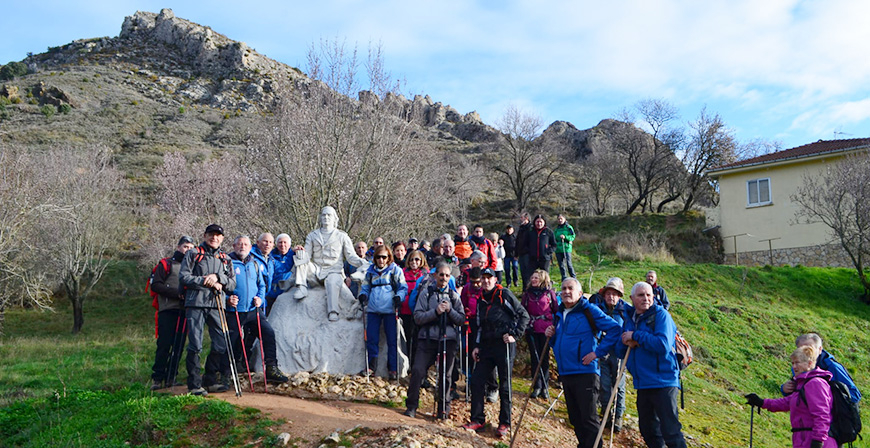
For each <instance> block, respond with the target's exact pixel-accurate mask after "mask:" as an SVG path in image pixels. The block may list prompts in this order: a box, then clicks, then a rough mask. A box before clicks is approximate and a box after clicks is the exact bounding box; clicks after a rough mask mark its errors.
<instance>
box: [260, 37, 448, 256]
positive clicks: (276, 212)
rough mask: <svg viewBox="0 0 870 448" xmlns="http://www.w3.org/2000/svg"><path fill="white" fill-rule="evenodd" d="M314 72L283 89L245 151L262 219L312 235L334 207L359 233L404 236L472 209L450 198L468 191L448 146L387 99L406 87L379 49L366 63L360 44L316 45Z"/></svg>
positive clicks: (344, 223)
mask: <svg viewBox="0 0 870 448" xmlns="http://www.w3.org/2000/svg"><path fill="white" fill-rule="evenodd" d="M363 71H364V74H363ZM308 72H309V76H310V77H311V80H310V82H301V83H298V84H296V85H294V86H290V87H288V88H287V89H286V90H285V91H284V92H283V93H282V99H281V102H280V104H279V105H278V107H277V108H276V110H275V113H274V116H272V117H270V118H269V119H268V120H266V121H265V122H264V125H263V126H262V127H261V128H260V129H257V130H256V132H255V133H254V135H252V138H251V140H250V143H249V144H248V145H247V148H246V150H245V154H244V161H245V163H244V166H245V167H246V168H247V170H248V171H247V172H248V175H249V179H250V181H251V182H252V183H253V186H254V188H255V189H256V191H257V193H258V194H259V197H260V200H261V201H262V206H263V211H262V215H265V216H271V217H273V219H274V220H275V221H276V225H278V226H279V227H281V228H286V229H288V232H290V233H291V234H295V235H297V236H298V238H303V237H304V236H305V235H306V234H307V233H308V232H309V231H310V230H311V229H313V228H315V227H316V226H317V221H316V220H317V216H318V214H319V210H320V208H322V207H323V206H325V205H331V206H333V207H335V209H336V210H337V211H338V214H339V219H340V223H339V226H340V227H341V228H343V229H344V230H346V231H348V232H349V233H350V234H352V235H354V236H357V237H360V238H365V239H369V238H371V237H372V236H374V235H375V233H377V235H380V236H384V237H394V238H404V237H407V235H408V234H409V233H410V232H416V231H422V230H424V229H431V228H432V227H433V226H437V225H439V224H440V222H439V221H438V219H436V218H435V217H436V216H449V215H452V214H454V213H455V212H456V210H457V209H459V208H462V207H464V206H465V203H464V202H463V201H456V200H454V199H453V198H455V196H451V194H452V193H463V192H464V190H462V189H461V188H460V189H458V190H457V186H461V185H463V184H464V179H460V178H457V175H458V174H459V173H462V172H465V171H464V170H457V171H452V172H451V170H450V166H448V165H446V164H447V163H449V161H448V160H446V159H445V158H444V157H442V154H441V153H440V152H439V151H437V150H435V149H434V148H433V147H432V146H431V145H430V144H429V143H428V142H426V141H422V140H420V139H417V138H415V137H414V131H415V129H416V128H415V126H416V125H415V124H413V120H408V119H400V118H399V117H398V116H397V115H398V114H397V113H396V111H394V110H391V107H394V103H393V102H391V101H385V99H386V98H387V96H388V95H395V94H396V93H397V89H398V88H399V85H400V84H399V83H398V82H396V81H394V80H392V78H391V77H390V75H389V73H386V72H385V70H384V60H383V55H382V53H381V51H380V48H379V47H375V48H371V49H370V50H369V54H368V59H367V60H366V61H365V63H364V64H361V63H360V62H359V61H358V57H357V51H356V49H355V48H349V47H348V46H347V45H345V44H343V43H338V42H329V41H321V42H320V43H319V44H318V45H315V46H312V48H311V49H310V51H309V54H308ZM364 81H365V83H367V84H365V83H364ZM363 85H366V86H367V89H368V90H362V91H360V90H359V89H360V88H361V87H362V86H363Z"/></svg>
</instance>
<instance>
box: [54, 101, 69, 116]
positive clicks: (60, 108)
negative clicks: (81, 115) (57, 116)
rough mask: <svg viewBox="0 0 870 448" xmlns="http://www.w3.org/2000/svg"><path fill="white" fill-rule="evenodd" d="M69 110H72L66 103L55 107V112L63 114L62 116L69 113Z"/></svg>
mask: <svg viewBox="0 0 870 448" xmlns="http://www.w3.org/2000/svg"><path fill="white" fill-rule="evenodd" d="M71 110H72V106H70V105H69V104H67V103H63V104H61V105H60V106H58V107H57V111H58V112H60V113H62V114H64V115H66V114H68V113H70V111H71Z"/></svg>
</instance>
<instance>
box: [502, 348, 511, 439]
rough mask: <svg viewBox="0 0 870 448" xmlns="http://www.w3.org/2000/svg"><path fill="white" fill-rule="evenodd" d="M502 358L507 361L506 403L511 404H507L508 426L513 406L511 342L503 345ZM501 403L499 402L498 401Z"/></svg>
mask: <svg viewBox="0 0 870 448" xmlns="http://www.w3.org/2000/svg"><path fill="white" fill-rule="evenodd" d="M504 359H505V361H506V362H507V383H508V396H507V399H508V403H510V404H511V405H510V406H508V426H510V422H511V420H512V417H513V415H514V407H513V399H514V387H513V381H512V379H511V377H512V376H513V366H512V365H511V343H510V342H508V343H507V344H505V345H504ZM499 404H501V403H499Z"/></svg>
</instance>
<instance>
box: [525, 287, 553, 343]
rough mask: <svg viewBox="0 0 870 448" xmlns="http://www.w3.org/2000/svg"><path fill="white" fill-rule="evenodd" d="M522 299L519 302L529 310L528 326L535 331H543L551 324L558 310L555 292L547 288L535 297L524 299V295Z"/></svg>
mask: <svg viewBox="0 0 870 448" xmlns="http://www.w3.org/2000/svg"><path fill="white" fill-rule="evenodd" d="M523 299H524V300H523V302H522V303H521V304H522V306H523V307H524V308H525V309H526V311H528V312H529V328H530V329H531V330H532V331H535V332H537V333H543V332H544V330H546V328H547V327H548V326H550V325H551V324H550V322H552V320H553V316H554V315H555V314H556V311H558V309H557V306H556V303H557V301H556V294H555V293H554V292H553V290H551V289H548V290H546V291H544V293H543V294H541V296H540V297H538V298H537V299H526V297H525V295H524V297H523ZM542 323H546V325H542Z"/></svg>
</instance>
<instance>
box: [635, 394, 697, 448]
mask: <svg viewBox="0 0 870 448" xmlns="http://www.w3.org/2000/svg"><path fill="white" fill-rule="evenodd" d="M679 393H680V389H679V388H678V387H660V388H657V389H638V391H637V426H638V427H639V429H640V434H641V435H642V436H643V440H644V442H646V446H648V447H650V448H664V446H665V445H667V447H668V448H686V439H684V438H683V433H682V429H683V425H681V424H680V419H679V410H678V409H677V396H678V395H679Z"/></svg>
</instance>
